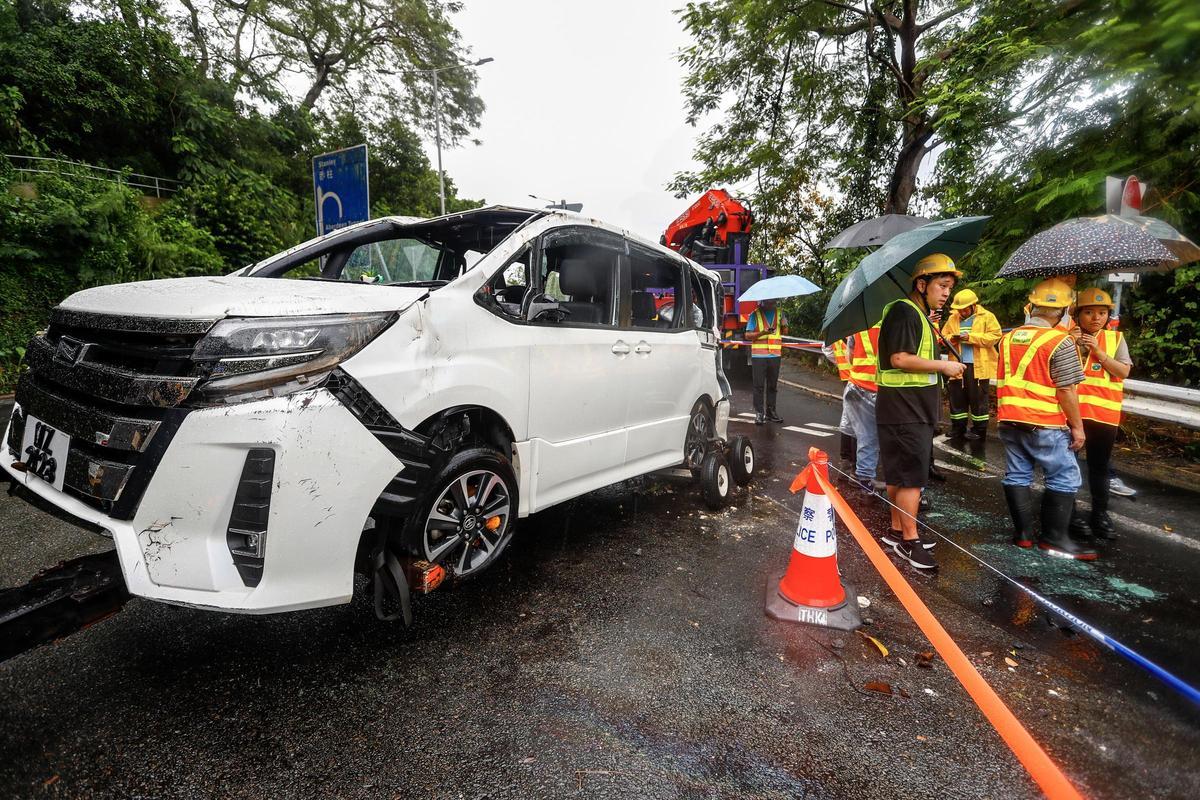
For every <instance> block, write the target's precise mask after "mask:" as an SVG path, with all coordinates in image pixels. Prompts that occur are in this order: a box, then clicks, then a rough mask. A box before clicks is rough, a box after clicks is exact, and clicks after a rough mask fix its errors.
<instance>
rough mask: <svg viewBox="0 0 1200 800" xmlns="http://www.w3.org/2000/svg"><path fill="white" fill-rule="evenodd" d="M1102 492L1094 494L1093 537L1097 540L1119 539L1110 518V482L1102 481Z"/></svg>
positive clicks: (1094, 492)
mask: <svg viewBox="0 0 1200 800" xmlns="http://www.w3.org/2000/svg"><path fill="white" fill-rule="evenodd" d="M1100 484H1101V486H1100V490H1099V491H1093V492H1092V517H1091V528H1092V535H1093V536H1095V537H1096V538H1097V539H1110V540H1111V539H1115V538H1117V529H1116V528H1115V527H1113V524H1112V519H1110V518H1109V516H1108V481H1100Z"/></svg>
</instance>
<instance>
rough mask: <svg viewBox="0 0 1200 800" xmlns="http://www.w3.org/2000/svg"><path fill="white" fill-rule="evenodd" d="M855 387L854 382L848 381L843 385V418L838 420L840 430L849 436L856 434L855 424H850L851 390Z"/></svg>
mask: <svg viewBox="0 0 1200 800" xmlns="http://www.w3.org/2000/svg"><path fill="white" fill-rule="evenodd" d="M853 388H854V384H853V383H851V382H850V381H846V384H845V386H843V387H842V418H841V419H840V420H838V432H839V433H844V434H846V435H847V436H853V435H854V426H853V425H851V424H850V401H849V400H848V399H847V398H848V397H850V390H851V389H853Z"/></svg>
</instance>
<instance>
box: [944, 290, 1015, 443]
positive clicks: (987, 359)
mask: <svg viewBox="0 0 1200 800" xmlns="http://www.w3.org/2000/svg"><path fill="white" fill-rule="evenodd" d="M950 309H951V314H950V318H949V319H947V320H946V323H945V324H944V325H943V326H942V336H943V337H945V339H946V341H947V342H949V343H950V344H951V345H953V346H954V347H956V348H958V351H959V354H960V355H961V356H962V362H963V364H965V365H966V370H965V371H964V372H963V375H962V378H960V379H958V380H953V381H946V393H947V394H948V395H949V396H950V438H952V439H966V440H968V441H978V440H980V439H983V438H985V437H986V436H987V428H988V420H989V418H990V417H991V414H990V411H989V407H988V384H989V382H990V381H991V380H992V379H994V378H995V377H996V358H997V354H996V343H997V342H999V341H1000V337H1001V335H1002V332H1001V330H1000V323H999V321H997V319H996V315H995V314H993V313H992V312H990V311H988V310H987V309H986V308H984V307H983V306H982V305H980V303H979V297H978V296H977V295H976V294H975V292H973V291H971V290H970V289H963V290H961V291H959V292H958V293H957V294H955V295H954V300H953V302H951V303H950ZM968 423H970V427H969V428H968Z"/></svg>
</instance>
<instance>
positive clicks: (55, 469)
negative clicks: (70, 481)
mask: <svg viewBox="0 0 1200 800" xmlns="http://www.w3.org/2000/svg"><path fill="white" fill-rule="evenodd" d="M70 449H71V437H70V436H68V435H67V434H65V433H63V432H62V431H60V430H58V429H57V428H55V427H52V426H50V425H47V424H46V423H44V422H42V421H41V420H40V419H38V418H37V417H35V416H33V415H32V414H27V415H26V416H25V435H24V437H22V440H21V460H22V461H24V462H25V466H26V468H27V469H26V472H27V474H29V475H36V476H37V477H39V478H41V479H42V480H44V481H45V482H46V483H49V484H50V485H52V486H53V487H54V488H55V489H58V490H59V491H62V488H63V478H65V477H66V474H67V451H69V450H70Z"/></svg>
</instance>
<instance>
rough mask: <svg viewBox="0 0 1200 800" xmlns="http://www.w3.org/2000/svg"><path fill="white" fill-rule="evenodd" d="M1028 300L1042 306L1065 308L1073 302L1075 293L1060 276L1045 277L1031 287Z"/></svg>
mask: <svg viewBox="0 0 1200 800" xmlns="http://www.w3.org/2000/svg"><path fill="white" fill-rule="evenodd" d="M1029 302H1030V303H1031V304H1032V305H1035V306H1041V307H1042V308H1067V307H1068V306H1070V305H1071V303H1073V302H1075V293H1074V292H1073V291H1071V287H1070V286H1067V282H1066V281H1064V280H1062V279H1061V278H1047V279H1046V280H1044V281H1042V282H1041V283H1039V284H1038V285H1037V286H1035V287H1033V291H1032V292H1030V293H1029Z"/></svg>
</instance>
